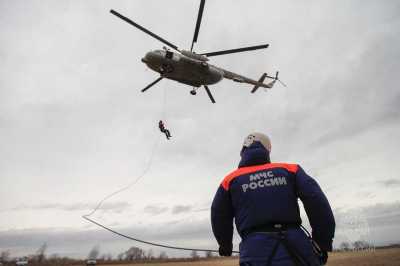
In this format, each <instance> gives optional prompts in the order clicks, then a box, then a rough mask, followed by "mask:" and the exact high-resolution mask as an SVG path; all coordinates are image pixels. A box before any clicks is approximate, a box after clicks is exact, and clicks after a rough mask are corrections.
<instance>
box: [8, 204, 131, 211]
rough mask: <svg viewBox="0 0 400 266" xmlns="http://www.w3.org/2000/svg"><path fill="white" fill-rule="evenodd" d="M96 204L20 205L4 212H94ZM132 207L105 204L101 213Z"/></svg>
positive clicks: (129, 205) (128, 205)
mask: <svg viewBox="0 0 400 266" xmlns="http://www.w3.org/2000/svg"><path fill="white" fill-rule="evenodd" d="M95 206H96V204H94V203H90V204H89V203H72V204H64V203H44V204H32V205H26V204H24V205H19V206H16V207H13V208H9V209H3V210H2V211H3V212H4V211H7V212H9V211H30V210H34V211H45V210H61V211H89V210H92V209H93V208H94V207H95ZM131 206H132V205H131V204H130V203H129V202H105V203H103V204H102V205H101V208H100V210H101V211H112V212H121V211H123V210H126V209H128V208H130V207H131Z"/></svg>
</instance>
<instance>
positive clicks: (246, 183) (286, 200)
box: [211, 142, 335, 265]
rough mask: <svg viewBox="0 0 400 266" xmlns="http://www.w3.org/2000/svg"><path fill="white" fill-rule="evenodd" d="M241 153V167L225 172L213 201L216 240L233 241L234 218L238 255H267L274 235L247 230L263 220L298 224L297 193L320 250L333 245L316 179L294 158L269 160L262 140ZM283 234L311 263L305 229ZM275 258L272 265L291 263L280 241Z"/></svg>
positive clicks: (331, 220) (331, 225)
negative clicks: (290, 159)
mask: <svg viewBox="0 0 400 266" xmlns="http://www.w3.org/2000/svg"><path fill="white" fill-rule="evenodd" d="M241 155H242V160H241V162H240V164H239V168H238V169H236V170H235V171H233V172H232V173H230V174H229V175H227V176H226V177H225V178H224V180H223V181H222V183H221V185H220V186H219V188H218V191H217V193H216V195H215V197H214V201H213V203H212V207H211V223H212V229H213V232H214V235H215V237H216V239H217V241H218V244H219V245H220V246H225V247H229V246H230V245H231V243H232V236H233V219H235V224H236V229H237V231H238V233H239V235H240V236H241V238H242V242H241V244H240V261H241V262H257V261H266V260H268V257H269V255H270V254H271V252H272V248H273V246H274V244H275V241H276V240H275V239H273V238H271V237H269V236H268V234H265V233H257V232H253V233H251V234H247V233H248V232H249V231H254V230H252V228H255V227H259V226H262V225H265V224H271V223H286V224H301V218H300V211H299V205H298V202H297V199H298V198H300V199H301V201H302V202H303V205H304V208H305V210H306V213H307V216H308V219H309V221H310V225H311V227H312V237H313V239H314V240H315V241H316V242H317V244H318V245H319V246H320V247H321V249H322V250H324V251H331V250H332V239H333V236H334V231H335V221H334V217H333V213H332V210H331V207H330V205H329V202H328V200H327V198H326V197H325V195H324V193H323V192H322V190H321V188H320V187H319V185H318V184H317V182H316V181H315V180H314V179H313V178H311V177H310V176H308V175H307V174H306V173H305V172H304V170H303V169H302V168H301V167H300V166H299V165H297V164H286V163H269V153H268V151H267V150H266V149H264V148H263V146H262V145H261V144H260V143H257V142H256V143H254V144H252V146H250V147H249V148H246V149H245V150H243V151H242V153H241ZM287 237H288V239H289V241H290V243H291V244H292V245H293V246H294V248H295V249H297V250H299V251H300V252H301V253H302V256H303V257H305V258H307V260H308V261H309V263H310V265H314V262H315V256H314V255H313V253H312V247H311V244H310V241H309V240H308V239H307V236H306V235H305V234H304V232H303V231H302V230H301V229H300V228H293V229H289V230H288V232H287ZM273 262H274V263H273V264H272V265H292V262H291V260H290V257H289V255H288V254H287V251H286V250H285V248H284V247H283V246H280V248H278V252H277V255H276V256H274V260H273ZM279 262H280V263H281V264H279Z"/></svg>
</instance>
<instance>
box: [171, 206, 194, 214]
mask: <svg viewBox="0 0 400 266" xmlns="http://www.w3.org/2000/svg"><path fill="white" fill-rule="evenodd" d="M192 209H193V206H191V205H176V206H174V207H173V208H172V214H180V213H187V212H191V211H192Z"/></svg>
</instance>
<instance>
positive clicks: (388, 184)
mask: <svg viewBox="0 0 400 266" xmlns="http://www.w3.org/2000/svg"><path fill="white" fill-rule="evenodd" d="M378 183H379V184H381V185H383V186H385V187H388V188H392V187H398V186H400V180H398V179H393V178H392V179H386V180H383V181H379V182H378Z"/></svg>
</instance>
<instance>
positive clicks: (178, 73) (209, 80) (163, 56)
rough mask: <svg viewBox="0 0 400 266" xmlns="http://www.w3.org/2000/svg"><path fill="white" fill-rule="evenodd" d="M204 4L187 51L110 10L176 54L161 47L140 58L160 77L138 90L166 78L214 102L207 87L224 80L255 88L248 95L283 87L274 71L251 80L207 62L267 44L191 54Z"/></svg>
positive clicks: (146, 88)
mask: <svg viewBox="0 0 400 266" xmlns="http://www.w3.org/2000/svg"><path fill="white" fill-rule="evenodd" d="M204 5H205V0H201V1H200V7H199V12H198V15H197V21H196V27H195V31H194V36H193V40H192V45H191V48H190V51H188V50H180V49H179V48H178V47H177V46H176V45H174V44H172V43H170V42H169V41H167V40H165V39H163V38H161V37H160V36H158V35H157V34H155V33H153V32H151V31H150V30H148V29H146V28H144V27H143V26H141V25H139V24H137V23H136V22H134V21H132V20H131V19H129V18H127V17H125V16H123V15H121V14H120V13H118V12H117V11H115V10H113V9H111V10H110V13H111V14H113V15H115V16H117V17H118V18H120V19H122V20H124V21H125V22H127V23H129V24H130V25H132V26H134V27H136V28H137V29H139V30H141V31H143V32H144V33H147V34H148V35H150V36H152V37H153V38H155V39H157V40H159V41H160V42H162V43H164V44H165V45H167V46H168V47H170V48H172V49H173V50H175V51H176V52H173V51H171V49H169V48H167V47H165V46H164V47H163V49H162V50H161V49H160V50H154V51H150V52H148V53H146V55H145V56H144V57H143V58H142V60H141V61H142V62H143V63H145V64H146V65H147V67H149V68H150V69H151V70H153V71H155V72H158V73H159V74H160V77H158V78H157V79H156V80H155V81H153V82H152V83H150V84H149V85H147V86H146V87H145V88H144V89H142V90H141V91H142V92H145V91H146V90H148V89H149V88H151V87H152V86H154V85H155V84H156V83H158V82H159V81H160V80H162V79H164V78H166V79H170V80H175V81H177V82H180V83H183V84H186V85H189V86H192V87H193V89H192V90H191V91H190V93H191V94H192V95H196V93H197V89H198V88H200V87H204V89H205V91H206V92H207V95H208V97H209V98H210V100H211V102H212V103H215V99H214V97H213V95H212V94H211V91H210V89H209V87H208V85H212V84H216V83H218V82H219V81H221V80H222V79H223V78H226V79H231V80H233V81H235V82H240V83H247V84H251V85H254V87H253V89H252V90H251V93H255V92H256V91H257V89H258V88H260V87H263V88H268V89H271V88H272V87H273V86H274V84H275V82H276V81H279V82H281V83H282V85H284V86H286V85H285V84H284V83H283V82H282V81H281V80H279V78H278V74H279V72H276V74H275V76H274V77H272V76H269V75H267V73H264V74H263V75H262V76H261V77H260V79H259V80H253V79H250V78H247V77H245V76H242V75H238V74H236V73H233V72H230V71H228V70H225V69H223V68H220V67H217V66H214V65H211V64H209V63H208V61H209V59H208V58H209V57H212V56H219V55H225V54H232V53H239V52H245V51H252V50H257V49H265V48H268V46H269V44H263V45H256V46H249V47H243V48H237V49H230V50H222V51H216V52H208V53H201V54H198V53H195V52H194V51H193V45H194V44H195V43H196V42H197V38H198V35H199V30H200V24H201V20H202V16H203V10H204ZM266 78H269V79H272V81H270V82H269V83H267V84H265V83H264V80H265V79H266Z"/></svg>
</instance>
